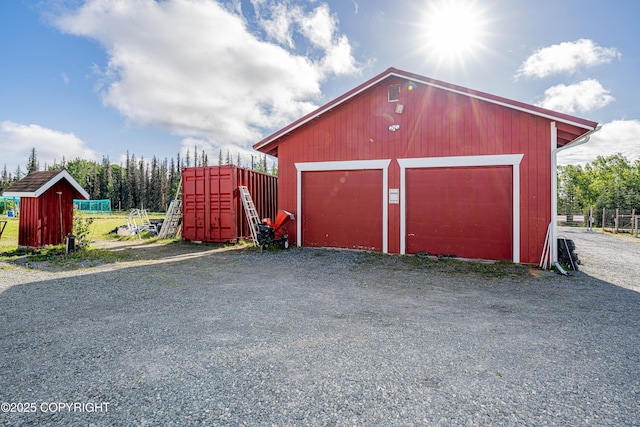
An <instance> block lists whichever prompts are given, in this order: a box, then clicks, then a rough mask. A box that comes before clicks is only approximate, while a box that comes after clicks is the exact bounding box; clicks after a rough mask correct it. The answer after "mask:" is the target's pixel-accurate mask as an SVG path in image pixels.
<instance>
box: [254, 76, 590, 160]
mask: <svg viewBox="0 0 640 427" xmlns="http://www.w3.org/2000/svg"><path fill="white" fill-rule="evenodd" d="M391 76H393V77H400V78H403V79H410V80H411V81H412V82H415V83H420V84H423V85H427V86H432V87H435V88H438V89H442V90H445V91H448V92H453V93H456V94H459V95H464V96H468V97H470V98H474V99H478V100H480V101H485V102H490V103H492V104H496V105H500V106H503V107H507V108H511V109H513V110H517V111H522V112H525V113H529V114H533V115H535V116H538V117H544V118H546V119H551V120H555V121H558V122H561V123H566V124H569V125H572V126H576V127H579V128H582V129H587V130H594V129H595V128H593V127H591V126H587V125H584V124H582V123H577V122H574V121H571V120H567V119H564V118H561V117H558V116H554V115H552V114H545V113H542V112H540V111H536V110H531V109H528V108H524V107H521V106H518V105H514V104H510V103H507V102H502V101H499V100H497V99H492V98H487V97H484V96H480V95H476V94H472V93H469V92H465V91H462V90H457V89H453V88H450V87H447V86H442V85H438V84H435V83H433V82H429V81H425V80H422V79H414V78H412V77H414V76H407V75H405V74H402V73H398V72H396V71H391V72H389V73H387V74H384V75H382V76H380V78H378V79H376V80H374V81H372V82H370V83H369V84H368V85H366V86H363V87H362V88H360V90H358V91H355V92H353V93H352V94H350V95H349V96H348V97H345V98H344V99H342V100H341V101H340V102H338V103H336V104H332V105H327V106H326V107H325V108H321V109H319V110H317V111H316V113H315V114H313V115H311V116H309V117H307V118H306V119H305V120H303V121H301V122H300V123H298V124H297V125H296V126H294V127H292V128H291V129H287V131H286V132H284V133H282V134H279V133H278V132H276V133H274V134H273V135H272V136H273V137H268V138H267V139H265V140H264V141H265V142H263V143H262V144H260V145H259V146H258V147H256V150H260V149H261V148H262V147H264V146H265V145H268V144H270V143H272V142H273V141H274V140H276V139H278V138H280V137H282V136H283V135H286V134H288V133H290V132H292V131H294V130H296V129H298V128H299V127H301V126H303V125H305V124H307V123H308V122H310V121H312V120H314V119H316V118H318V117H320V116H321V115H323V114H324V113H326V112H327V111H330V110H331V109H333V108H335V107H337V106H338V105H340V104H342V103H344V102H346V101H348V100H350V99H351V98H353V97H355V96H357V95H359V94H361V93H362V92H364V91H366V90H368V89H369V88H371V87H373V86H375V85H377V84H378V83H380V82H382V81H383V80H385V79H388V78H389V77H391ZM514 102H515V101H514Z"/></svg>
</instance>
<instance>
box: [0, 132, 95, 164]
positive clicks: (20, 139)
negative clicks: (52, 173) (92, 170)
mask: <svg viewBox="0 0 640 427" xmlns="http://www.w3.org/2000/svg"><path fill="white" fill-rule="evenodd" d="M32 148H35V149H36V155H37V157H38V161H39V162H40V168H44V165H45V163H46V164H48V165H49V166H52V165H53V164H54V162H55V161H57V162H61V161H62V157H63V156H64V158H65V159H66V160H73V159H75V158H76V157H80V158H82V159H86V160H97V159H98V155H97V153H96V152H95V151H93V150H92V149H90V148H89V147H87V145H86V144H85V143H84V141H82V140H81V139H80V138H78V137H77V136H75V135H74V134H72V133H64V132H60V131H57V130H53V129H47V128H43V127H41V126H38V125H34V124H30V125H25V124H20V123H14V122H11V121H6V120H5V121H3V122H0V152H2V164H1V165H0V167H4V165H5V164H6V165H7V171H9V172H10V173H14V172H15V170H16V168H17V167H18V165H20V168H21V169H22V171H23V172H24V171H25V165H26V164H27V160H28V158H29V155H30V154H31V149H32Z"/></svg>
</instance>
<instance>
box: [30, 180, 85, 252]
mask: <svg viewBox="0 0 640 427" xmlns="http://www.w3.org/2000/svg"><path fill="white" fill-rule="evenodd" d="M58 192H61V193H62V194H60V196H58V194H57V193H58ZM74 194H75V192H74V189H73V187H72V186H71V185H70V184H68V183H67V182H66V181H64V180H63V181H59V182H58V183H56V184H55V185H54V186H53V187H51V188H50V189H49V190H47V191H46V192H45V193H44V194H42V195H41V196H40V197H38V198H35V197H21V198H20V222H19V225H18V227H19V232H18V245H19V246H26V247H32V248H39V247H42V246H45V245H60V244H62V243H64V242H65V236H66V235H67V234H68V233H71V232H72V228H73V197H74ZM61 215H62V229H61V228H60V224H61V221H60V217H61Z"/></svg>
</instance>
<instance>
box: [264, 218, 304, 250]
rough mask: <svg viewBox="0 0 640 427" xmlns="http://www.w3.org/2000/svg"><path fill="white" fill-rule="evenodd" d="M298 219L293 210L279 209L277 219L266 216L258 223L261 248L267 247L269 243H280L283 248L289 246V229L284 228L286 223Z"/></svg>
mask: <svg viewBox="0 0 640 427" xmlns="http://www.w3.org/2000/svg"><path fill="white" fill-rule="evenodd" d="M294 219H296V218H295V216H294V215H293V214H292V213H291V212H287V211H285V210H279V211H278V215H276V220H275V221H273V222H272V221H271V218H264V219H263V220H262V223H261V224H258V245H260V249H261V250H262V249H265V248H266V247H267V246H268V245H279V246H280V247H281V248H282V249H287V248H288V247H289V235H288V234H287V230H286V229H284V228H282V227H283V226H284V225H285V224H286V223H288V222H289V221H291V220H294Z"/></svg>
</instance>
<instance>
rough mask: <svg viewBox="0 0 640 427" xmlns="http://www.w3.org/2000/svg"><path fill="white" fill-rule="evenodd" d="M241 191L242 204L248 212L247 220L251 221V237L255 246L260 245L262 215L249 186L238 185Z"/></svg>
mask: <svg viewBox="0 0 640 427" xmlns="http://www.w3.org/2000/svg"><path fill="white" fill-rule="evenodd" d="M238 190H239V191H240V197H241V198H242V206H244V211H245V213H246V214H247V221H248V222H249V229H250V230H251V238H252V239H253V246H258V224H260V217H258V211H256V207H255V205H254V204H253V199H252V198H251V193H249V188H248V187H247V186H244V185H240V186H238Z"/></svg>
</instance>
